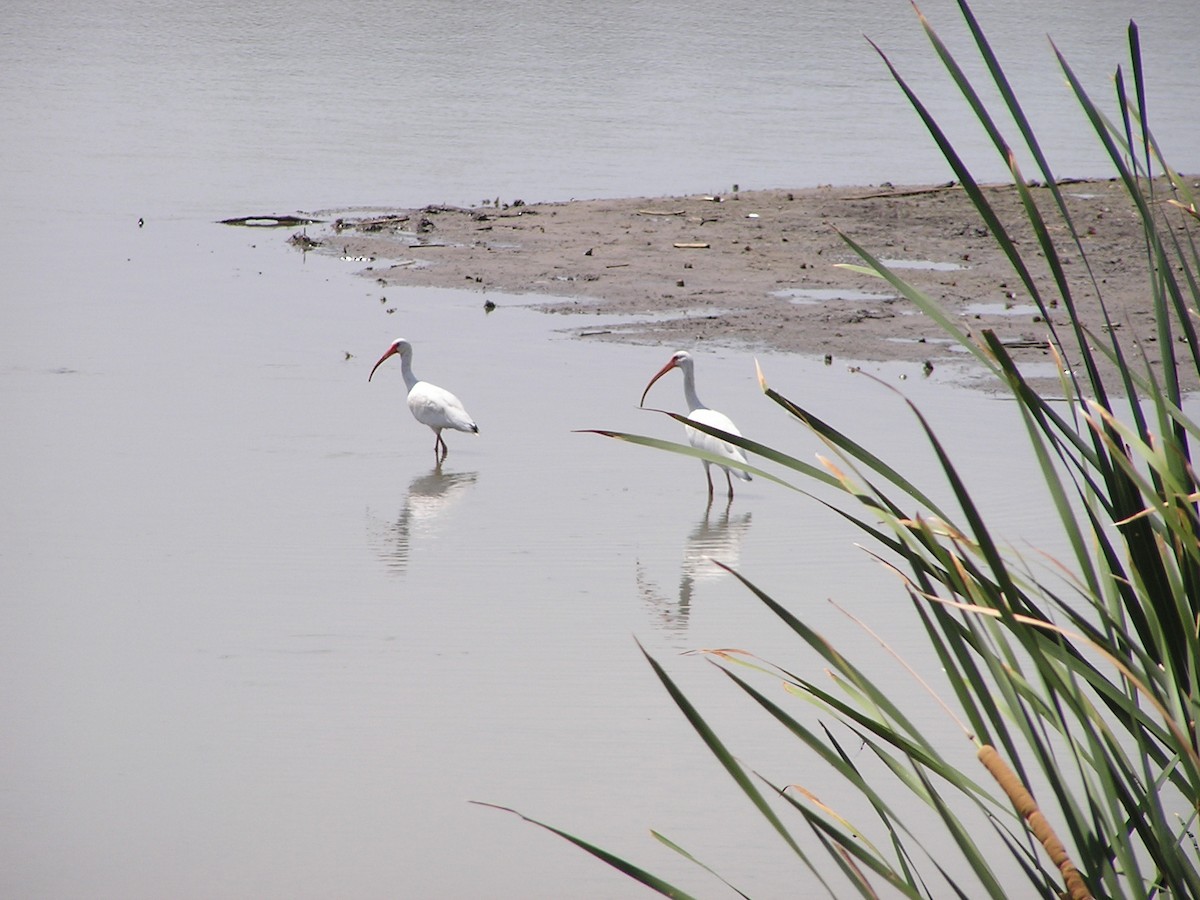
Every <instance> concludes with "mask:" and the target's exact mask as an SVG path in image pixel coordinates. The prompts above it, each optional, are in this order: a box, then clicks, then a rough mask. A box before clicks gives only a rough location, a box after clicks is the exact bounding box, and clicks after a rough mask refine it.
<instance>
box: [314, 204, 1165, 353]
mask: <svg viewBox="0 0 1200 900" xmlns="http://www.w3.org/2000/svg"><path fill="white" fill-rule="evenodd" d="M1061 189H1062V191H1063V193H1064V195H1065V197H1066V199H1067V203H1068V205H1069V209H1070V212H1071V215H1072V217H1073V219H1074V221H1075V223H1076V227H1077V229H1078V230H1079V232H1080V233H1081V234H1082V235H1083V246H1084V250H1085V251H1086V253H1087V259H1088V262H1089V264H1090V269H1089V267H1088V266H1086V265H1083V264H1082V263H1081V260H1080V255H1079V252H1078V250H1077V248H1076V247H1075V246H1074V244H1073V243H1072V242H1071V241H1070V239H1069V235H1068V234H1067V232H1066V229H1065V227H1063V226H1062V225H1061V224H1058V217H1057V216H1056V215H1055V214H1054V210H1053V209H1052V198H1051V195H1050V192H1049V191H1048V190H1047V189H1046V188H1044V187H1040V188H1035V189H1034V196H1035V200H1036V202H1037V203H1038V205H1039V208H1041V209H1042V210H1043V212H1044V213H1045V215H1046V217H1047V219H1048V221H1050V222H1051V223H1053V224H1052V226H1051V228H1052V234H1053V235H1054V237H1055V238H1056V239H1057V240H1058V245H1059V251H1060V253H1061V254H1062V255H1063V257H1064V264H1065V270H1066V272H1067V273H1068V279H1069V281H1070V284H1071V288H1072V291H1073V293H1074V296H1075V300H1076V305H1077V307H1078V309H1079V312H1080V316H1081V318H1082V320H1083V322H1084V324H1085V325H1086V326H1087V327H1088V328H1089V329H1090V330H1091V331H1092V332H1093V333H1094V334H1102V333H1103V328H1104V317H1103V313H1102V310H1101V304H1100V302H1099V301H1098V299H1097V291H1096V289H1095V287H1094V286H1093V278H1094V280H1095V284H1097V285H1098V286H1099V289H1100V292H1101V294H1102V297H1103V302H1104V304H1105V305H1106V307H1107V309H1108V312H1109V315H1110V316H1111V318H1112V321H1113V322H1114V323H1115V324H1116V327H1117V328H1119V329H1120V333H1119V336H1120V337H1121V339H1122V342H1123V344H1124V345H1125V346H1126V347H1129V348H1131V349H1132V347H1133V346H1134V345H1133V343H1132V342H1134V341H1137V342H1139V343H1142V344H1144V345H1146V349H1147V350H1148V351H1149V352H1150V355H1151V356H1154V355H1157V352H1156V351H1155V350H1154V349H1153V344H1154V342H1155V339H1156V338H1155V334H1154V327H1153V326H1154V320H1153V315H1152V308H1151V300H1150V296H1149V290H1148V279H1147V275H1146V260H1145V251H1144V248H1143V246H1142V232H1141V228H1140V225H1139V224H1138V219H1137V217H1136V215H1135V213H1134V210H1133V207H1132V205H1131V203H1130V202H1129V200H1128V197H1127V195H1126V193H1125V190H1124V188H1123V186H1122V185H1121V184H1120V183H1118V182H1116V181H1110V180H1080V181H1070V182H1063V183H1062V184H1061ZM985 191H986V193H987V196H988V198H989V200H990V202H991V203H992V204H993V206H994V208H995V209H996V211H997V213H998V215H999V218H1000V220H1001V222H1003V223H1004V225H1005V227H1006V228H1008V229H1010V230H1011V233H1012V234H1013V235H1014V236H1015V237H1016V239H1017V242H1018V247H1019V248H1020V249H1021V250H1022V251H1023V252H1024V251H1028V252H1029V253H1031V254H1033V253H1036V244H1035V241H1034V237H1033V235H1032V233H1031V231H1030V229H1029V227H1028V225H1027V224H1025V223H1026V218H1025V214H1024V211H1023V210H1022V208H1021V201H1020V197H1019V195H1018V192H1017V191H1016V190H1015V188H1013V187H1012V186H1010V185H994V186H988V187H986V188H985ZM1164 196H1166V195H1165V194H1164ZM1163 214H1164V215H1165V216H1166V217H1167V218H1168V220H1169V221H1171V222H1172V224H1173V225H1176V226H1178V225H1180V224H1181V222H1182V216H1183V213H1182V212H1180V211H1178V210H1175V209H1173V208H1170V207H1164V208H1163ZM320 218H321V219H322V220H323V222H322V223H321V224H313V225H309V226H307V227H306V228H305V230H304V232H303V233H299V232H298V233H296V234H295V235H293V238H292V242H293V243H294V244H297V245H298V246H300V247H301V248H302V249H305V250H316V251H318V252H327V253H334V254H338V255H341V256H346V257H350V258H353V259H361V260H362V261H363V263H364V268H363V270H362V274H363V275H364V276H367V277H370V278H372V279H375V280H376V281H377V282H378V284H379V286H380V291H381V296H382V295H386V288H387V287H389V286H392V285H403V286H406V287H420V286H426V287H438V288H457V289H464V288H466V289H471V290H477V291H479V292H480V304H481V306H482V305H484V304H485V302H493V303H497V304H501V305H502V304H503V303H504V302H506V299H507V298H505V297H502V296H493V295H500V294H504V295H511V294H522V295H535V297H536V295H542V296H545V298H546V300H545V303H544V304H539V306H540V308H542V309H544V310H545V311H547V312H549V313H556V312H565V313H572V314H581V313H583V314H588V313H590V314H594V315H595V317H596V318H594V319H591V320H588V321H587V323H586V324H578V323H579V321H580V320H579V319H572V320H570V324H569V325H567V326H566V327H568V328H570V329H571V330H573V331H574V332H575V333H577V334H579V335H581V336H587V337H588V338H589V339H591V340H620V341H626V342H636V343H652V344H656V345H669V346H671V347H681V348H691V347H696V346H698V345H703V344H705V343H709V344H713V343H717V344H720V345H725V346H749V347H763V348H770V349H774V350H782V351H791V352H798V353H804V354H810V355H813V356H817V357H822V356H824V357H826V358H827V359H831V360H838V359H845V360H862V361H868V360H901V361H911V362H912V363H913V364H914V366H916V367H920V368H922V369H924V370H928V368H929V367H930V366H938V365H940V364H942V363H946V362H950V361H958V362H961V361H963V359H964V354H963V352H962V351H961V349H957V350H956V349H954V348H953V347H952V346H951V345H950V343H949V342H948V341H947V340H946V337H945V335H944V333H943V332H942V331H941V329H940V328H939V327H938V326H937V325H936V324H935V323H934V322H932V321H931V320H930V319H928V318H927V317H926V316H924V315H922V314H920V313H919V312H918V311H917V309H916V308H915V307H914V306H913V305H912V304H911V303H910V302H909V301H907V300H905V299H903V298H901V297H899V296H898V295H897V294H896V292H895V291H893V290H891V289H890V286H889V285H887V284H886V283H885V282H883V281H881V280H879V279H877V278H874V277H871V276H867V275H863V274H860V273H857V272H854V271H851V270H847V269H845V268H842V267H841V266H842V265H845V264H849V265H855V264H861V260H860V259H859V257H857V256H856V255H855V253H854V252H853V251H852V250H851V248H850V247H849V246H848V245H847V244H846V243H845V241H844V240H843V238H842V237H841V234H845V235H847V236H849V237H850V238H852V239H853V240H854V241H855V242H857V243H858V244H860V245H861V246H862V247H864V248H865V249H867V250H868V251H869V252H871V253H873V254H875V255H876V256H878V257H880V258H882V259H885V260H888V261H889V265H892V266H893V268H895V269H896V271H897V272H898V273H899V274H901V275H902V276H903V277H905V278H906V279H907V280H909V281H910V282H911V283H913V284H914V285H915V286H917V287H918V288H919V289H921V290H922V291H924V292H925V293H927V294H929V295H930V296H932V297H933V298H935V299H936V300H937V301H938V302H939V303H940V304H941V306H942V308H943V309H944V310H945V311H946V313H947V314H948V315H949V316H950V317H951V318H952V319H954V320H956V321H960V322H962V323H964V324H965V325H967V326H968V327H970V328H971V329H974V330H978V329H984V328H989V329H992V330H994V331H995V332H996V334H997V335H998V336H999V337H1000V338H1001V339H1002V340H1003V341H1004V342H1005V344H1006V345H1007V346H1008V347H1009V349H1010V351H1011V352H1012V354H1013V355H1014V356H1015V357H1017V358H1018V360H1020V361H1021V362H1022V363H1028V362H1033V361H1044V362H1047V363H1049V362H1051V361H1052V359H1053V357H1052V356H1051V354H1050V351H1049V349H1048V348H1047V338H1048V335H1049V328H1048V326H1047V323H1046V322H1045V321H1044V320H1043V318H1042V316H1041V315H1040V314H1039V312H1038V310H1037V309H1036V307H1035V306H1034V305H1033V303H1032V300H1031V298H1030V296H1029V294H1028V292H1027V291H1026V290H1025V288H1024V286H1023V285H1022V284H1021V282H1020V280H1019V279H1018V277H1017V276H1016V274H1015V273H1014V271H1013V269H1012V267H1011V266H1010V264H1009V263H1008V261H1007V259H1006V258H1005V257H1004V255H1003V254H1002V252H1001V251H1000V249H999V248H998V247H997V245H996V242H995V241H994V240H993V238H992V237H991V235H990V234H989V232H988V230H987V228H986V227H985V225H984V223H983V221H982V220H981V219H980V217H979V215H978V213H977V212H976V211H975V208H974V206H973V205H972V204H971V202H970V200H969V198H968V197H967V196H966V193H965V192H964V191H963V190H962V189H961V187H958V186H956V185H953V184H947V185H931V186H916V187H894V186H892V185H880V186H872V187H841V188H833V187H821V188H811V189H803V190H769V191H744V192H739V193H732V194H729V195H724V196H712V195H694V196H681V197H659V198H646V197H641V198H629V199H621V200H576V201H569V202H563V203H523V202H521V201H513V202H512V203H500V204H498V205H495V204H488V205H486V206H481V207H477V208H471V209H464V208H457V207H446V206H429V207H424V208H421V209H411V210H389V211H386V212H378V211H372V212H371V213H370V214H369V215H368V214H355V213H353V212H350V211H346V212H337V211H335V212H333V213H325V214H323V215H320ZM1031 258H1033V257H1031ZM1034 276H1035V281H1036V282H1037V284H1038V286H1039V289H1041V290H1044V291H1045V294H1044V296H1045V297H1047V298H1051V297H1057V296H1058V291H1057V290H1056V288H1055V286H1054V284H1053V281H1052V278H1051V275H1050V273H1049V271H1048V269H1047V267H1046V266H1045V265H1040V266H1038V267H1037V268H1036V270H1035V271H1034ZM510 302H511V301H510ZM1056 312H1058V310H1057V309H1053V308H1052V309H1051V310H1050V313H1051V318H1052V319H1053V318H1054V317H1055V313H1056ZM638 317H641V318H638ZM645 317H652V318H650V319H647V318H645ZM1063 319H1064V320H1065V316H1064V317H1063ZM1056 324H1059V323H1058V322H1056Z"/></svg>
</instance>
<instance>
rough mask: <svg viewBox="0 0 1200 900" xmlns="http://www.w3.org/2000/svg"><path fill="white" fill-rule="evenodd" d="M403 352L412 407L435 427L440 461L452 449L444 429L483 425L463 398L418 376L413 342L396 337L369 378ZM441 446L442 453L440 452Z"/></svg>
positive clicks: (402, 367)
mask: <svg viewBox="0 0 1200 900" xmlns="http://www.w3.org/2000/svg"><path fill="white" fill-rule="evenodd" d="M397 353H399V354H400V373H401V374H402V375H403V376H404V383H405V384H406V385H407V386H408V408H409V410H410V411H411V412H412V414H413V418H414V419H416V420H417V421H418V422H420V423H421V424H422V425H428V426H429V427H430V428H432V429H433V433H434V435H435V440H434V442H433V455H434V457H435V458H436V459H438V461H439V462H440V461H441V460H443V459H445V458H446V455H447V454H448V453H449V452H450V450H449V448H448V447H447V446H446V442H445V441H444V440H442V429H443V428H453V429H454V430H455V431H469V432H471V433H472V434H478V433H479V426H478V425H476V424H475V422H474V421H473V420H472V419H471V416H470V414H469V413H468V412H467V411H466V409H464V408H463V405H462V401H461V400H459V399H458V398H457V397H455V396H454V395H453V394H452V393H450V392H449V391H448V390H446V389H445V388H440V387H438V386H437V385H436V384H430V383H429V382H427V381H418V380H417V376H416V375H414V374H413V370H412V353H413V350H412V344H410V343H409V342H408V341H406V340H404V338H397V339H396V340H394V341H392V345H391V346H390V347H388V348H387V352H386V353H384V354H383V356H381V357H379V362H377V363H375V366H374V368H372V369H371V374H370V375H368V376H367V381H370V380H371V378H372V377H373V376H374V375H375V369H378V368H379V367H380V365H382V364H383V361H384V360H385V359H387V358H388V357H389V356H394V355H395V354H397ZM439 448H440V450H441V456H438V451H439Z"/></svg>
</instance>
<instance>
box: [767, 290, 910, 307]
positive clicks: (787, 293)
mask: <svg viewBox="0 0 1200 900" xmlns="http://www.w3.org/2000/svg"><path fill="white" fill-rule="evenodd" d="M771 296H772V297H778V298H779V299H781V300H787V301H788V302H790V303H797V304H808V303H825V302H826V301H829V300H851V301H855V302H862V301H880V302H882V301H884V300H895V299H896V295H895V294H876V293H872V292H871V291H860V290H856V289H855V288H787V289H785V290H781V291H772V292H771Z"/></svg>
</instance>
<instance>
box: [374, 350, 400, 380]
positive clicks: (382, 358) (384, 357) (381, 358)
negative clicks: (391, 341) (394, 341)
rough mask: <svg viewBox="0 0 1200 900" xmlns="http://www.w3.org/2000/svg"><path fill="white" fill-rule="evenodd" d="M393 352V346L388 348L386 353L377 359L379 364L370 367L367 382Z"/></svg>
mask: <svg viewBox="0 0 1200 900" xmlns="http://www.w3.org/2000/svg"><path fill="white" fill-rule="evenodd" d="M395 352H396V348H395V347H394V346H393V347H388V349H387V353H385V354H383V356H381V357H379V362H377V363H375V365H374V366H372V367H371V374H370V375H368V376H367V381H370V380H371V379H372V378H373V377H374V376H375V370H376V369H378V368H379V367H380V366H381V365H383V361H384V360H385V359H387V358H388V357H389V356H391V355H392V354H394V353H395Z"/></svg>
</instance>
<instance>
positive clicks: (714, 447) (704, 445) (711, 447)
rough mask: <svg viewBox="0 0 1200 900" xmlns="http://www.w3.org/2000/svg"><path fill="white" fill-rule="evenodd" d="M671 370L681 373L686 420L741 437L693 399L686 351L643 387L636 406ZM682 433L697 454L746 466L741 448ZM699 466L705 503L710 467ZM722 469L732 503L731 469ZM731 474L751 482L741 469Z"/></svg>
mask: <svg viewBox="0 0 1200 900" xmlns="http://www.w3.org/2000/svg"><path fill="white" fill-rule="evenodd" d="M672 369H679V370H680V371H681V372H683V396H684V399H686V400H687V406H688V414H687V417H688V418H689V419H691V420H692V421H693V422H699V423H700V424H701V425H707V426H708V427H710V428H718V429H720V430H721V431H727V432H729V433H730V434H736V435H737V436H738V437H741V436H742V433H741V432H740V431H738V430H737V426H736V425H734V424H733V422H732V421H730V419H729V417H728V416H726V415H725V414H723V413H719V412H717V411H716V410H715V409H709V408H708V407H707V406H705V405H704V404H703V403H701V402H700V398H699V397H697V396H696V372H695V363H694V361H693V360H692V355H691V354H690V353H688V352H687V351H686V350H680V351H679V352H678V353H676V354H675V355H674V356H672V357H671V358H670V360H668V361H667V364H666V365H665V366H663V367H662V369H661V370H660V371H659V373H658V374H657V375H655V376H654V377H653V378H651V379H650V383H649V384H648V385H646V390H644V391H642V400H641V402H640V403H639V404H638V405H639V406H642V405H644V404H645V402H646V395H647V394H648V393H650V388H652V387H654V382H656V381H658V379H660V378H662V377H663V376H664V375H666V374H667V373H668V372H670V371H671V370H672ZM684 430H685V431H686V432H687V439H688V443H689V444H691V445H692V446H693V447H695V448H696V449H697V450H704V451H707V452H708V453H712V454H713V455H715V456H723V457H725V458H726V459H729V460H732V461H733V462H737V463H742V464H743V465H745V464H746V462H747V460H746V454H745V453H743V452H742V448H741V447H735V446H734V445H733V444H731V443H729V442H728V441H723V440H721V439H720V438H718V437H713V436H712V435H711V434H706V433H705V432H703V431H700V430H699V429H698V428H692V427H691V426H690V425H685V426H684ZM701 462H703V463H704V477H705V478H707V479H708V499H709V500H710V501H711V500H712V495H713V483H712V473H711V472H710V466H711V463H709V461H708V460H707V459H704V460H701ZM718 465H720V463H718ZM721 468H722V469H724V470H725V483H726V484H728V485H729V498H730V499H731V500H732V499H733V481H732V480H731V479H730V469H729V467H728V466H723V465H722V466H721ZM732 472H733V474H734V475H736V476H737V477H738V478H740V479H742V481H749V480H750V476H749V475H748V474H747V473H746V472H743V471H742V470H741V469H733V470H732Z"/></svg>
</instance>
